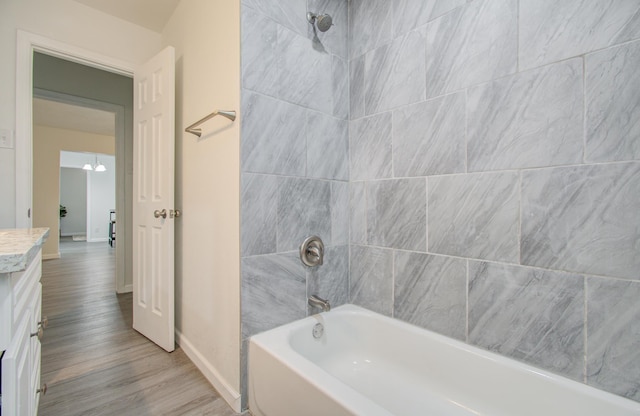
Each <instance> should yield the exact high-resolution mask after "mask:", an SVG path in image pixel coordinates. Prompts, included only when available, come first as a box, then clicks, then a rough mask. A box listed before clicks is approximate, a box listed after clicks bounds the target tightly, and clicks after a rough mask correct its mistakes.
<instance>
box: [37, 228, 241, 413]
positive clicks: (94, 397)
mask: <svg viewBox="0 0 640 416" xmlns="http://www.w3.org/2000/svg"><path fill="white" fill-rule="evenodd" d="M60 252H61V258H60V259H57V260H48V261H45V262H43V267H42V269H43V270H42V286H43V289H42V293H43V299H42V314H43V316H45V315H46V316H48V318H49V326H48V327H47V329H46V330H45V333H44V337H43V339H42V379H41V383H47V385H48V389H49V390H48V392H47V394H46V395H45V396H44V397H42V398H41V401H40V412H39V414H40V415H41V416H61V415H64V416H73V415H136V416H145V415H216V416H231V415H235V413H234V412H233V411H232V410H231V408H229V407H228V405H227V404H226V403H225V401H224V400H223V399H222V398H220V396H219V395H218V393H217V392H216V391H215V390H214V389H213V388H212V387H211V385H210V384H209V383H208V382H207V380H206V379H205V378H204V376H203V375H202V374H201V373H200V372H199V371H198V370H197V369H196V367H195V366H194V365H193V364H192V363H191V361H189V359H188V358H187V357H186V356H185V354H184V353H183V351H182V350H181V349H180V348H177V349H176V350H175V351H174V352H173V353H170V354H169V353H166V352H165V351H164V350H162V349H161V348H159V347H157V346H156V345H155V344H153V343H151V342H150V341H148V340H147V339H146V338H145V337H143V336H142V335H140V334H139V333H137V332H136V331H134V330H133V329H132V327H131V324H132V295H131V294H130V293H129V294H124V295H116V294H115V292H114V270H115V250H114V249H112V248H110V247H109V245H108V244H106V243H86V242H74V241H71V240H70V239H69V240H67V239H62V240H61V241H60Z"/></svg>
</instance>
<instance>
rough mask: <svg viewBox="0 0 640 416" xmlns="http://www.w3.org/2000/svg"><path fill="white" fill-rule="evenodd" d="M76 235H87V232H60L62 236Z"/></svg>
mask: <svg viewBox="0 0 640 416" xmlns="http://www.w3.org/2000/svg"><path fill="white" fill-rule="evenodd" d="M74 235H87V232H86V231H82V232H77V233H60V237H73V236H74Z"/></svg>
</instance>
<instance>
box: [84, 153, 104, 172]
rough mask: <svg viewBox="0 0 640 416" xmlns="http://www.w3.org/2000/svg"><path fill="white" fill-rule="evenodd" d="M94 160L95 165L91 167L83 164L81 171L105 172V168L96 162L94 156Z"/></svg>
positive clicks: (89, 164)
mask: <svg viewBox="0 0 640 416" xmlns="http://www.w3.org/2000/svg"><path fill="white" fill-rule="evenodd" d="M94 156H95V158H96V163H94V164H93V165H91V163H85V164H84V166H83V167H82V169H83V170H95V171H96V172H106V171H107V167H106V166H105V165H103V164H102V162H99V161H98V155H94Z"/></svg>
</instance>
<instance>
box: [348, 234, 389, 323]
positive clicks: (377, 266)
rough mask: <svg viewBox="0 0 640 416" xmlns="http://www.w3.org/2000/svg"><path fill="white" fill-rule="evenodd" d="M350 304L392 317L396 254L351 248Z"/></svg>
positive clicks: (363, 247) (377, 249)
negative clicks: (394, 260)
mask: <svg viewBox="0 0 640 416" xmlns="http://www.w3.org/2000/svg"><path fill="white" fill-rule="evenodd" d="M349 278H350V284H349V288H350V295H351V303H354V304H356V305H360V306H362V307H364V308H367V309H370V310H372V311H374V312H378V313H381V314H383V315H387V316H391V315H392V313H393V250H388V249H382V248H373V247H367V246H351V260H350V264H349Z"/></svg>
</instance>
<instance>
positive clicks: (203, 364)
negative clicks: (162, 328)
mask: <svg viewBox="0 0 640 416" xmlns="http://www.w3.org/2000/svg"><path fill="white" fill-rule="evenodd" d="M176 342H177V343H178V345H179V346H180V348H182V350H183V351H184V353H185V354H186V355H187V357H189V359H190V360H191V361H192V362H193V364H195V366H196V367H197V368H198V370H200V372H201V373H202V374H203V375H204V377H205V378H206V379H207V380H209V383H211V385H212V386H213V387H214V388H215V389H216V391H217V392H218V393H220V396H222V398H223V399H224V400H225V401H226V402H227V404H229V406H231V408H232V409H233V411H234V412H236V413H240V412H241V411H242V409H241V407H242V401H241V397H240V393H238V392H237V391H236V390H235V389H234V388H232V387H231V386H230V385H229V383H227V381H226V380H225V379H224V377H222V375H220V373H219V372H218V370H216V369H215V367H213V366H212V365H211V364H210V363H209V362H208V361H207V360H206V359H205V358H204V357H203V356H202V354H200V352H199V351H198V350H197V349H196V348H195V347H194V346H193V344H191V342H189V340H188V339H187V338H186V337H185V336H184V335H182V333H180V331H178V330H177V329H176Z"/></svg>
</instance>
